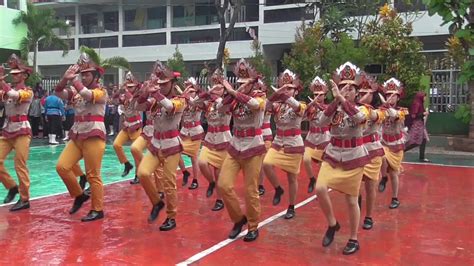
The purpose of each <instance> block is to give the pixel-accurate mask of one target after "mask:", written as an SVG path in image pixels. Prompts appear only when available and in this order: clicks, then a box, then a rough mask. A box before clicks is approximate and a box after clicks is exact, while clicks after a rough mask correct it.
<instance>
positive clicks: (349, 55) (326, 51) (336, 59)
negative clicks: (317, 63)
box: [321, 33, 372, 78]
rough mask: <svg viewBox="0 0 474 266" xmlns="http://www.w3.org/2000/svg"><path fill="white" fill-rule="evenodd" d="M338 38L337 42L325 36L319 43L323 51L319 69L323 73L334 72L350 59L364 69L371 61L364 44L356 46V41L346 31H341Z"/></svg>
mask: <svg viewBox="0 0 474 266" xmlns="http://www.w3.org/2000/svg"><path fill="white" fill-rule="evenodd" d="M338 38H339V41H338V42H335V41H333V40H331V39H329V38H325V39H324V40H323V41H322V43H321V48H322V51H323V60H322V61H321V64H322V65H321V69H322V71H323V75H324V74H325V73H328V74H330V73H332V72H334V70H336V68H338V67H339V66H340V65H342V64H344V63H345V62H347V61H350V62H351V63H353V64H355V65H356V66H358V67H360V68H361V69H364V66H366V65H367V64H369V63H371V62H372V58H371V56H370V53H369V52H368V49H367V48H366V47H364V46H361V47H357V43H356V41H354V40H353V39H352V38H351V37H350V36H349V35H348V34H347V33H341V34H340V35H339V36H338ZM328 78H329V77H328Z"/></svg>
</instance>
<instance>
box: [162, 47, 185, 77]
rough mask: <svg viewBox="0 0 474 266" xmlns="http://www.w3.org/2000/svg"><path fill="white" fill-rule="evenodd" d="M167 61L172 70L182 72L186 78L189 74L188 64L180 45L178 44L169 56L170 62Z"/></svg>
mask: <svg viewBox="0 0 474 266" xmlns="http://www.w3.org/2000/svg"><path fill="white" fill-rule="evenodd" d="M166 63H167V65H168V67H169V68H170V69H171V70H173V71H177V72H179V73H181V77H183V78H184V77H187V76H188V72H187V71H186V65H185V64H184V60H183V54H182V53H181V52H180V51H179V49H178V46H176V48H175V50H174V53H173V56H172V57H170V58H168V62H166Z"/></svg>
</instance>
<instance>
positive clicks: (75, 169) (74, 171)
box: [71, 163, 84, 177]
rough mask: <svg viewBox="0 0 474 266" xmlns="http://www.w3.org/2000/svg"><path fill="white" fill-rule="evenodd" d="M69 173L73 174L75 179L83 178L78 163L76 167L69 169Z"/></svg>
mask: <svg viewBox="0 0 474 266" xmlns="http://www.w3.org/2000/svg"><path fill="white" fill-rule="evenodd" d="M71 171H72V172H73V173H74V175H75V176H76V177H79V176H83V175H84V172H83V171H82V169H81V166H80V165H79V163H76V165H74V166H73V167H72V169H71Z"/></svg>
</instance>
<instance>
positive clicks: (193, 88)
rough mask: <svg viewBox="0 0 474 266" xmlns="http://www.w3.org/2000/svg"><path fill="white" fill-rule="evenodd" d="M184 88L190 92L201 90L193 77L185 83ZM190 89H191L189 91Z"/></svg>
mask: <svg viewBox="0 0 474 266" xmlns="http://www.w3.org/2000/svg"><path fill="white" fill-rule="evenodd" d="M184 87H185V88H186V89H187V90H188V91H190V92H197V91H200V90H201V87H200V86H199V84H198V83H197V81H196V79H195V78H193V77H190V78H188V79H187V80H186V81H185V82H184ZM188 88H189V89H188Z"/></svg>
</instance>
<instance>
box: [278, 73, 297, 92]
mask: <svg viewBox="0 0 474 266" xmlns="http://www.w3.org/2000/svg"><path fill="white" fill-rule="evenodd" d="M283 85H290V86H291V87H293V88H294V89H295V90H298V91H300V90H302V89H303V84H302V82H301V80H300V79H299V77H298V76H296V74H295V73H293V72H292V71H291V70H289V69H285V71H283V73H281V74H280V76H279V77H278V87H282V86H283Z"/></svg>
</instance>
